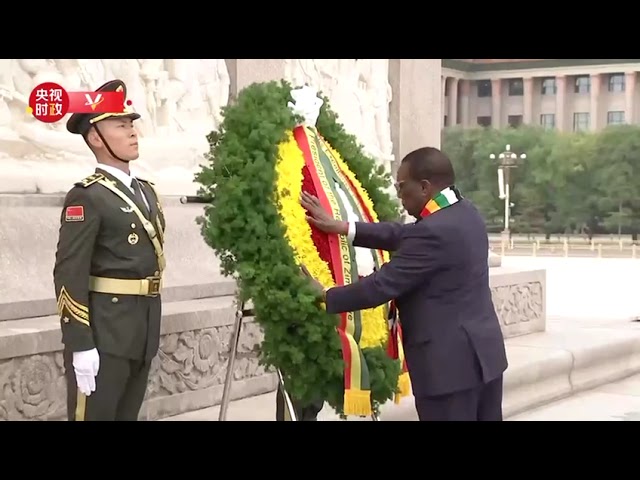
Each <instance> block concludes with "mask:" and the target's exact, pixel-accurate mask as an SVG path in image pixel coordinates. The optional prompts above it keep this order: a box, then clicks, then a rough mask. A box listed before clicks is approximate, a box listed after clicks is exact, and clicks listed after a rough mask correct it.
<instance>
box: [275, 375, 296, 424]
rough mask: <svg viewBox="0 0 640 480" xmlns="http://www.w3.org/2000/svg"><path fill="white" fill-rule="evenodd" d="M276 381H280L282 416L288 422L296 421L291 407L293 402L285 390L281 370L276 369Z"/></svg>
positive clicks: (293, 409)
mask: <svg viewBox="0 0 640 480" xmlns="http://www.w3.org/2000/svg"><path fill="white" fill-rule="evenodd" d="M278 382H280V389H281V390H282V398H283V399H284V417H285V420H287V421H290V422H297V421H298V417H297V415H296V410H295V408H293V402H292V401H291V397H290V396H289V393H287V390H286V389H285V388H284V378H283V377H282V372H281V371H280V369H278Z"/></svg>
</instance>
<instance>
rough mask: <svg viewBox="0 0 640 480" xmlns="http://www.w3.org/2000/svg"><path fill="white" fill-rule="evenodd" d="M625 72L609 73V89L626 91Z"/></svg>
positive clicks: (611, 90)
mask: <svg viewBox="0 0 640 480" xmlns="http://www.w3.org/2000/svg"><path fill="white" fill-rule="evenodd" d="M624 80H625V79H624V73H612V74H611V75H609V91H610V92H624V83H625V82H624Z"/></svg>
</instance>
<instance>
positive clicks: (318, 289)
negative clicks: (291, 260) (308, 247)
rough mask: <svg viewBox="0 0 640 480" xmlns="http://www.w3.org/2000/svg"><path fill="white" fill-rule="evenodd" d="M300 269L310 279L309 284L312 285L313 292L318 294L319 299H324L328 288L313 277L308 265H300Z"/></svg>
mask: <svg viewBox="0 0 640 480" xmlns="http://www.w3.org/2000/svg"><path fill="white" fill-rule="evenodd" d="M300 270H301V271H302V274H303V275H304V276H305V277H306V278H307V280H309V285H310V286H311V288H312V290H313V292H314V293H315V294H316V295H317V297H318V299H320V300H322V301H324V300H325V293H326V290H325V288H324V287H323V286H322V284H321V283H320V282H319V281H318V280H316V279H315V278H313V276H312V275H311V273H309V270H307V267H305V266H304V265H302V264H301V265H300Z"/></svg>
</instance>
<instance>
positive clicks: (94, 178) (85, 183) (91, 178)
mask: <svg viewBox="0 0 640 480" xmlns="http://www.w3.org/2000/svg"><path fill="white" fill-rule="evenodd" d="M103 178H104V175H103V174H101V173H94V174H92V175H89V176H88V177H87V178H85V179H84V180H80V181H79V182H76V186H78V187H84V188H87V187H88V186H89V185H93V184H94V183H96V182H97V181H99V180H102V179H103Z"/></svg>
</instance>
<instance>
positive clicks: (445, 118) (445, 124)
mask: <svg viewBox="0 0 640 480" xmlns="http://www.w3.org/2000/svg"><path fill="white" fill-rule="evenodd" d="M447 118H448V117H447V116H446V115H445V116H444V124H443V125H444V126H445V127H446V126H447Z"/></svg>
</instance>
